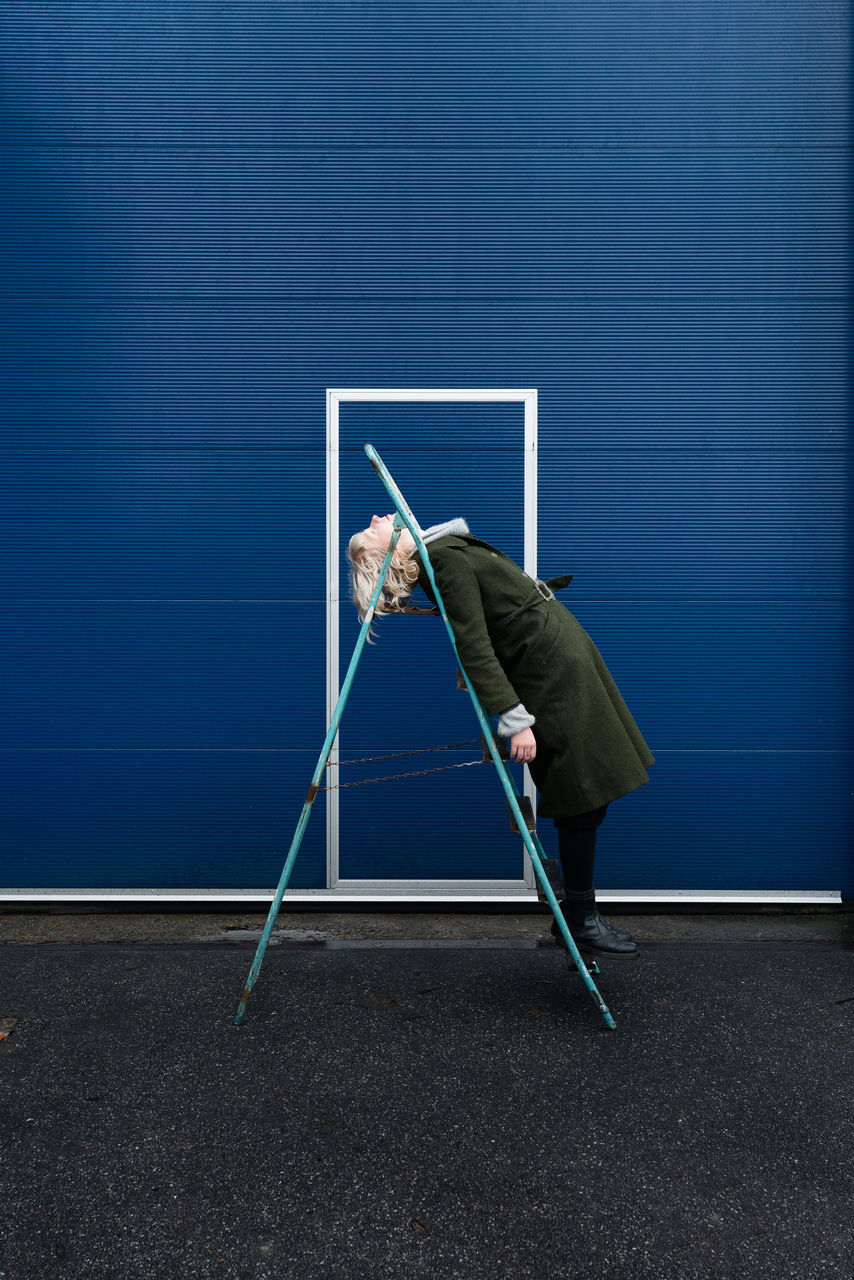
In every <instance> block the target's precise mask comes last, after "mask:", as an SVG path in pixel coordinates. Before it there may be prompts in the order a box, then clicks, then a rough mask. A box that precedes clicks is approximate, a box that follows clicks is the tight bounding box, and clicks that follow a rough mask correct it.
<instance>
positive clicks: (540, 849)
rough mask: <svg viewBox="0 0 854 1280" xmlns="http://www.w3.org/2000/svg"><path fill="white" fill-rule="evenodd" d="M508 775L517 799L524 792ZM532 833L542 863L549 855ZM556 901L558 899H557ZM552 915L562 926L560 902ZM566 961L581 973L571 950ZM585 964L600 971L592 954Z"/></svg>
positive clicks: (592, 970) (571, 967) (511, 776)
mask: <svg viewBox="0 0 854 1280" xmlns="http://www.w3.org/2000/svg"><path fill="white" fill-rule="evenodd" d="M508 777H509V778H510V785H511V786H512V788H513V794H514V795H515V796H516V797H517V799H518V798H519V797H520V796H521V794H522V793H521V791H520V790H519V787H518V785H517V783H516V779H515V778H514V777H513V774H512V773H509V772H508ZM530 835H531V839H532V841H533V842H534V847H535V848H536V850H537V853H538V854H539V857H540V862H541V863H542V862H544V861H545V859H546V858H547V856H548V855H547V854H546V851H545V849H544V848H543V845H542V841H541V840H540V837H539V836H538V834H537V832H536V831H532V832H531V833H530ZM532 865H533V861H532ZM534 871H535V872H536V867H535V868H534ZM555 901H557V899H555ZM552 915H553V916H554V918H555V920H556V921H557V922H558V928H560V926H561V921H562V920H563V912H562V911H561V909H560V904H559V903H558V907H557V912H556V913H555V911H554V909H552ZM558 917H560V919H558ZM564 923H565V921H564ZM566 962H567V965H568V966H569V970H570V972H571V973H579V972H580V971H579V970H578V969H577V968H576V967H575V962H574V961H573V958H572V955H571V954H570V952H569V951H567V953H566ZM584 964H585V966H586V968H587V972H588V973H598V972H599V966H598V964H597V963H596V961H595V960H594V959H593V957H592V956H591V958H590V960H589V962H588V961H584Z"/></svg>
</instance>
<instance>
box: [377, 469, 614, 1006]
mask: <svg viewBox="0 0 854 1280" xmlns="http://www.w3.org/2000/svg"><path fill="white" fill-rule="evenodd" d="M365 453H366V454H367V456H368V458H369V459H370V462H371V464H372V465H373V468H374V470H375V471H376V473H377V475H378V476H379V478H380V480H381V481H382V483H383V484H384V486H385V488H386V492H387V493H388V495H389V497H390V498H391V499H392V501H393V502H394V504H395V508H396V510H397V516H396V518H395V524H396V523H397V522H398V521H402V522H403V523H404V524H405V525H406V527H407V529H408V530H409V532H410V533H411V534H412V537H413V538H414V539H415V545H416V546H417V548H418V550H419V552H420V555H421V562H422V564H423V565H424V569H425V572H426V574H427V577H428V578H429V580H430V586H431V587H432V590H433V595H434V597H435V600H436V604H437V605H438V607H439V612H440V613H441V615H442V620H443V622H444V623H445V629H446V630H447V632H448V638H449V639H450V641H451V648H452V649H453V651H454V653H455V654H456V657H457V661H458V662H459V664H460V670H461V671H462V673H463V679H464V680H465V685H466V688H467V689H468V691H469V696H470V698H471V701H472V706H473V707H474V710H475V714H476V716H477V718H478V722H479V724H480V727H481V729H482V731H483V734H484V737H485V738H486V742H487V745H488V746H489V753H490V755H491V756H492V761H493V764H494V765H495V768H496V769H497V771H498V777H499V780H500V782H501V785H502V787H503V788H504V794H505V795H506V796H507V802H508V804H509V805H510V808H511V811H512V813H513V816H514V818H515V819H516V823H517V825H518V827H519V831H520V833H521V836H522V839H523V840H524V842H525V847H526V849H527V850H528V853H529V855H530V858H531V862H532V863H533V866H534V873H535V875H536V876H537V879H538V880H539V882H540V884H541V885H542V887H543V892H544V893H545V895H546V900H547V902H548V904H549V906H550V907H551V909H552V915H553V916H554V918H555V920H556V921H557V924H558V928H559V929H560V931H561V934H562V935H563V940H564V942H565V943H566V946H567V950H568V952H569V954H570V956H571V957H572V960H573V963H574V964H575V967H576V969H577V970H578V972H579V973H580V974H581V977H582V978H583V980H584V985H585V986H586V987H587V990H588V992H589V993H590V996H591V997H592V999H593V1000H595V1001H596V1004H597V1005H598V1006H599V1012H600V1013H601V1015H602V1017H603V1019H604V1020H605V1024H606V1026H608V1027H610V1029H611V1030H612V1031H613V1030H614V1029H615V1027H616V1023H615V1022H614V1019H613V1018H612V1017H611V1011H610V1010H609V1008H608V1006H607V1005H606V1004H605V1001H604V1000H603V999H602V996H601V993H600V992H599V989H598V987H597V986H596V983H595V982H594V981H593V979H592V978H591V976H590V973H589V971H588V969H587V966H586V965H585V963H584V961H583V960H582V958H581V955H580V954H579V951H578V947H577V946H576V945H575V942H574V941H573V938H572V934H571V933H570V932H569V929H568V928H567V925H566V921H565V920H564V918H563V912H562V911H561V909H560V907H559V905H558V900H557V898H556V897H555V895H554V890H553V889H552V887H551V885H550V884H549V878H548V876H547V875H546V873H545V869H544V868H543V864H542V863H541V861H540V855H539V853H538V852H537V849H536V847H535V845H534V842H533V840H532V839H531V834H530V832H529V831H528V827H527V824H526V822H525V819H524V818H523V816H522V811H521V809H520V808H519V803H518V801H517V799H516V797H517V796H518V795H519V789H518V787H517V786H516V783H515V780H514V779H513V778H512V776H511V775H510V773H509V771H508V770H507V769H505V767H504V761H503V760H502V759H501V756H500V755H499V752H498V747H497V746H496V745H495V738H494V737H493V734H492V725H491V724H490V722H489V720H488V719H487V718H486V715H485V713H484V710H483V707H482V706H481V705H480V699H479V698H478V696H477V693H476V692H475V689H474V685H473V684H472V682H471V681H470V680H469V678H468V674H467V673H466V669H465V666H464V664H463V661H462V659H461V658H460V655H459V651H458V649H457V640H456V636H455V635H454V628H453V626H452V625H451V620H450V618H449V617H448V615H447V612H446V611H445V605H444V602H443V600H442V593H441V591H440V590H439V587H438V585H437V583H436V579H435V577H434V574H433V566H432V565H431V563H430V552H429V551H428V549H427V547H426V546H425V544H424V541H423V539H422V537H421V530H420V527H419V525H418V522H417V521H416V519H415V517H414V515H413V514H412V512H411V510H410V509H409V506H408V505H407V502H406V499H405V498H404V496H403V494H402V493H401V492H400V490H399V489H398V487H397V485H396V484H395V482H394V480H393V479H392V476H391V474H390V473H389V470H388V468H387V467H386V465H385V463H384V462H383V460H382V458H381V457H380V455H379V454H378V453H377V451H376V449H375V448H374V447H373V445H371V444H366V445H365ZM537 844H539V840H537ZM540 849H542V845H540ZM597 972H598V967H597Z"/></svg>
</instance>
